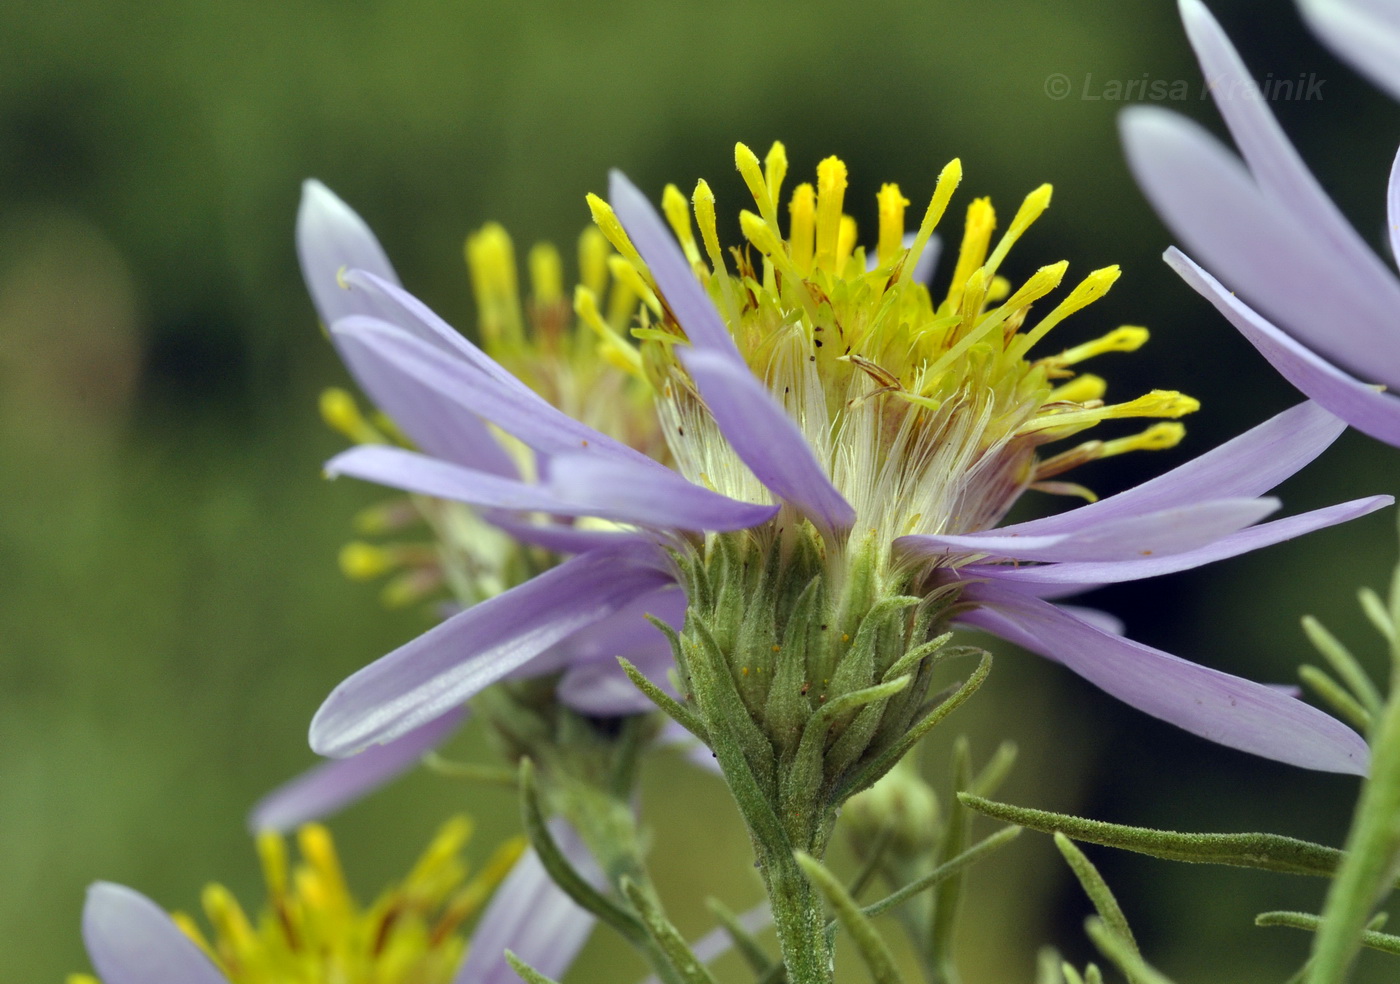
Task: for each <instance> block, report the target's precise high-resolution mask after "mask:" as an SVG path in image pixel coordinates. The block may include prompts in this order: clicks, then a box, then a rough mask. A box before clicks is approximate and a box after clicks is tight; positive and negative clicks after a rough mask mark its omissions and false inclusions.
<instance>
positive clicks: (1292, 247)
mask: <svg viewBox="0 0 1400 984" xmlns="http://www.w3.org/2000/svg"><path fill="white" fill-rule="evenodd" d="M1180 7H1181V16H1182V20H1183V22H1184V23H1185V25H1186V32H1187V35H1188V37H1189V38H1190V40H1191V45H1192V47H1193V48H1194V49H1195V52H1196V56H1197V58H1198V59H1199V60H1200V63H1201V68H1202V70H1203V71H1204V73H1205V76H1206V79H1207V82H1208V83H1209V85H1210V87H1211V91H1212V93H1213V95H1214V96H1215V102H1216V106H1217V107H1218V108H1219V110H1220V112H1221V114H1222V115H1223V116H1224V118H1225V122H1226V124H1227V126H1228V127H1229V129H1230V133H1231V134H1232V135H1233V137H1234V139H1235V143H1236V144H1237V145H1238V147H1239V149H1240V152H1241V154H1243V157H1244V160H1243V161H1241V160H1240V159H1239V158H1238V157H1236V156H1235V155H1234V154H1233V153H1231V152H1230V150H1229V149H1228V148H1226V147H1224V146H1223V145H1222V144H1221V143H1220V142H1219V141H1218V140H1216V139H1215V138H1214V137H1213V136H1211V135H1210V134H1208V133H1207V132H1206V131H1205V130H1204V129H1202V128H1201V127H1200V126H1198V125H1197V124H1195V123H1193V122H1191V121H1190V120H1187V119H1185V118H1184V117H1181V116H1178V115H1176V114H1175V113H1171V112H1169V111H1167V110H1164V109H1161V108H1159V107H1153V106H1139V107H1133V108H1130V109H1128V110H1125V111H1124V113H1123V115H1122V118H1121V125H1122V133H1123V143H1124V147H1125V148H1126V150H1127V154H1128V162H1129V164H1130V165H1131V167H1132V170H1133V174H1134V175H1135V176H1136V178H1137V180H1138V184H1139V185H1140V186H1141V187H1142V189H1143V191H1144V192H1145V193H1146V195H1147V197H1148V199H1149V200H1150V201H1151V202H1152V204H1153V206H1154V207H1155V208H1156V210H1157V212H1158V214H1159V215H1161V216H1162V219H1163V221H1165V222H1166V223H1167V225H1168V226H1169V227H1170V228H1171V229H1172V231H1173V232H1174V233H1175V234H1176V235H1177V236H1179V237H1180V238H1181V240H1182V242H1183V244H1184V245H1185V247H1186V248H1187V249H1188V250H1189V251H1190V252H1191V254H1193V256H1194V257H1195V259H1192V257H1190V256H1187V255H1186V254H1185V253H1183V252H1181V251H1180V250H1178V249H1176V248H1175V247H1172V248H1171V249H1169V250H1167V253H1166V260H1167V263H1168V264H1170V265H1171V267H1172V268H1173V269H1174V270H1176V271H1177V273H1179V274H1180V275H1181V277H1182V279H1184V280H1185V281H1186V282H1187V283H1188V284H1190V285H1191V286H1192V287H1193V288H1195V290H1196V291H1197V292H1199V293H1200V294H1201V295H1202V296H1203V297H1205V298H1206V299H1207V300H1209V301H1210V302H1211V303H1212V304H1213V305H1215V307H1216V308H1217V309H1218V310H1219V311H1220V312H1221V313H1222V314H1223V315H1225V317H1226V318H1227V319H1228V320H1229V321H1230V322H1231V324H1233V325H1234V326H1235V327H1236V328H1238V329H1239V331H1240V332H1241V333H1242V334H1243V335H1244V337H1245V338H1246V339H1248V340H1249V342H1250V343H1251V344H1252V345H1254V347H1255V348H1257V349H1258V350H1259V352H1260V353H1261V354H1262V355H1263V356H1264V358H1266V359H1267V360H1268V361H1269V362H1270V363H1271V364H1272V365H1273V366H1274V368H1276V369H1277V370H1278V371H1279V372H1280V373H1281V374H1282V375H1283V376H1284V378H1286V379H1287V380H1288V381H1289V382H1291V383H1292V384H1293V385H1294V386H1296V387H1297V388H1298V389H1299V390H1301V391H1302V392H1303V393H1304V394H1306V395H1307V396H1310V397H1312V398H1313V399H1314V400H1316V401H1317V402H1318V403H1320V404H1321V405H1322V406H1324V407H1326V408H1327V409H1328V410H1330V411H1332V412H1333V413H1335V414H1337V415H1338V416H1339V417H1342V418H1343V419H1344V420H1346V421H1347V422H1348V423H1350V424H1351V425H1352V426H1354V427H1356V428H1357V429H1358V430H1361V431H1364V432H1365V433H1367V434H1369V435H1371V436H1372V437H1375V438H1377V439H1378V440H1381V441H1385V442H1386V443H1388V444H1392V445H1397V446H1400V397H1397V396H1395V395H1394V393H1393V392H1387V391H1386V387H1389V388H1390V389H1392V390H1393V389H1394V388H1395V387H1396V386H1397V385H1400V321H1397V317H1400V316H1397V312H1400V279H1397V277H1396V274H1395V271H1394V270H1393V269H1391V268H1389V267H1388V266H1387V265H1386V263H1385V262H1384V261H1382V260H1381V258H1380V257H1378V256H1377V255H1376V254H1375V253H1373V252H1372V251H1371V250H1370V249H1369V248H1368V247H1367V246H1366V244H1365V242H1364V241H1363V240H1362V239H1361V237H1360V236H1358V235H1357V233H1356V231H1355V230H1354V229H1352V227H1351V226H1350V225H1349V224H1348V223H1347V221H1346V219H1345V218H1343V216H1342V214H1341V212H1340V211H1338V209H1337V207H1336V205H1334V204H1333V203H1332V201H1331V200H1330V199H1329V198H1328V197H1327V194H1326V193H1325V192H1324V191H1323V190H1322V188H1321V186H1320V185H1319V184H1318V183H1317V181H1316V179H1315V178H1313V176H1312V175H1311V174H1310V173H1309V172H1308V169H1307V166H1306V165H1305V164H1304V163H1303V161H1302V159H1301V158H1300V157H1299V155H1298V153H1297V151H1296V150H1294V148H1293V147H1292V145H1291V144H1290V143H1289V142H1288V139H1287V137H1286V136H1285V135H1284V133H1283V130H1282V129H1281V128H1280V127H1279V125H1278V121H1277V120H1276V119H1275V118H1274V116H1273V114H1272V113H1270V112H1269V109H1268V107H1267V106H1266V104H1265V103H1264V101H1263V99H1262V98H1261V97H1260V95H1259V92H1258V90H1257V88H1256V87H1255V85H1254V82H1253V80H1252V79H1250V77H1249V75H1248V73H1247V72H1246V69H1245V66H1244V64H1243V62H1242V61H1241V60H1240V57H1239V55H1238V54H1237V53H1236V52H1235V50H1234V48H1233V47H1232V46H1231V45H1230V41H1229V39H1228V38H1227V37H1226V36H1225V34H1224V32H1223V31H1222V30H1221V29H1220V25H1219V24H1217V23H1216V21H1215V19H1214V18H1213V17H1211V15H1210V12H1209V11H1208V10H1207V9H1206V8H1205V6H1204V5H1203V4H1201V3H1200V2H1199V0H1181V4H1180ZM1304 11H1305V13H1307V15H1308V19H1309V21H1310V23H1312V24H1313V25H1314V26H1315V27H1316V28H1317V29H1318V31H1319V33H1320V34H1322V36H1323V37H1324V38H1325V39H1327V40H1328V42H1329V43H1330V44H1332V45H1333V46H1334V47H1335V48H1337V50H1338V52H1339V53H1340V54H1342V55H1343V57H1349V58H1350V59H1351V60H1352V61H1354V62H1355V63H1356V64H1357V65H1358V66H1359V67H1361V68H1363V70H1367V71H1368V73H1369V74H1371V75H1372V76H1373V77H1374V78H1376V79H1377V81H1379V82H1380V83H1381V84H1383V85H1386V86H1387V87H1388V88H1390V89H1391V91H1392V92H1395V91H1396V90H1397V88H1400V76H1397V65H1400V55H1395V54H1394V53H1396V52H1400V13H1397V8H1396V7H1395V5H1393V4H1385V3H1373V2H1337V0H1330V2H1313V3H1305V4H1304ZM1387 51H1389V52H1391V53H1392V54H1391V55H1390V56H1387V55H1386V54H1385V52H1387ZM1387 214H1388V221H1387V225H1388V227H1389V230H1390V247H1391V253H1392V255H1393V256H1400V156H1397V158H1396V161H1395V165H1394V166H1393V168H1392V170H1391V172H1390V182H1389V192H1388V195H1387ZM1196 260H1199V261H1201V262H1200V263H1199V264H1198V263H1197V262H1196ZM1207 271H1210V272H1207ZM1236 292H1238V294H1239V295H1240V296H1236ZM1342 367H1345V368H1342ZM1352 373H1355V375H1352ZM1374 384H1381V385H1379V386H1378V385H1374Z"/></svg>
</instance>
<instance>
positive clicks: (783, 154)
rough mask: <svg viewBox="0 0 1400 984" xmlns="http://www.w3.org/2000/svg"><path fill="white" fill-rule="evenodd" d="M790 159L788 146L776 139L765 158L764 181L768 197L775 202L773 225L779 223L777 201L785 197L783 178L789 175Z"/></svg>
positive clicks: (775, 225) (775, 226) (770, 219)
mask: <svg viewBox="0 0 1400 984" xmlns="http://www.w3.org/2000/svg"><path fill="white" fill-rule="evenodd" d="M787 172H788V159H787V148H786V147H784V146H783V144H782V141H780V140H774V141H773V146H771V147H769V148H768V156H767V157H765V158H764V159H763V181H764V184H766V185H767V186H768V198H769V200H770V201H772V202H773V206H774V207H773V214H772V216H770V217H769V221H771V222H772V223H773V227H774V228H777V225H778V209H777V203H778V202H780V201H782V197H783V179H784V178H786V177H787Z"/></svg>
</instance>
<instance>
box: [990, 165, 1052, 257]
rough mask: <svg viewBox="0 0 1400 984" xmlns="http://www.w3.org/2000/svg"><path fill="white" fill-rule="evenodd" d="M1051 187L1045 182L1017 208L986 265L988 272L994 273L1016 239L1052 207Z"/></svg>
mask: <svg viewBox="0 0 1400 984" xmlns="http://www.w3.org/2000/svg"><path fill="white" fill-rule="evenodd" d="M1051 191H1052V189H1051V187H1050V185H1048V184H1043V185H1041V186H1040V187H1039V188H1037V189H1035V191H1033V192H1031V193H1030V194H1029V195H1027V196H1026V198H1025V201H1023V202H1021V207H1020V208H1018V209H1017V210H1016V216H1015V218H1013V219H1012V220H1011V225H1009V226H1007V228H1006V232H1004V233H1002V237H1001V241H1000V242H999V243H997V248H996V249H995V250H993V251H992V255H991V256H990V257H989V258H988V260H987V262H986V264H985V266H986V268H987V273H988V274H993V273H995V272H996V271H997V268H998V267H1000V266H1001V261H1002V260H1004V259H1006V254H1007V253H1009V252H1010V251H1011V247H1012V246H1014V245H1016V240H1018V239H1020V238H1021V234H1022V233H1024V232H1025V231H1026V230H1027V229H1029V228H1030V227H1031V223H1033V222H1034V221H1035V220H1036V219H1038V218H1040V216H1041V215H1042V214H1043V213H1044V212H1045V210H1046V209H1047V208H1049V207H1050V194H1051Z"/></svg>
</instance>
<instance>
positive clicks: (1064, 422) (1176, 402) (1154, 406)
mask: <svg viewBox="0 0 1400 984" xmlns="http://www.w3.org/2000/svg"><path fill="white" fill-rule="evenodd" d="M1200 408H1201V403H1200V401H1199V400H1197V399H1195V398H1194V397H1190V396H1186V395H1185V394H1184V393H1178V392H1177V391H1176V390H1152V391H1151V392H1150V393H1147V394H1145V395H1143V396H1140V397H1138V398H1137V399H1136V400H1129V401H1128V402H1126V403H1112V404H1109V405H1107V406H1088V407H1083V408H1081V409H1077V410H1075V409H1060V408H1058V407H1055V408H1047V409H1048V410H1049V412H1047V413H1042V414H1041V415H1040V416H1038V417H1036V418H1035V419H1033V420H1030V421H1027V423H1026V424H1025V425H1024V426H1022V428H1021V431H1020V432H1021V433H1022V434H1031V433H1037V434H1042V435H1053V436H1047V437H1046V440H1058V439H1059V438H1061V437H1067V436H1068V435H1070V434H1074V433H1076V432H1077V431H1081V430H1084V429H1085V428H1086V427H1093V426H1094V425H1095V424H1097V423H1098V422H1099V421H1101V420H1113V419H1117V418H1124V417H1169V418H1170V417H1182V416H1185V415H1186V414H1188V413H1195V412H1196V411H1197V410H1199V409H1200ZM1149 430H1150V428H1149ZM1139 436H1141V435H1139ZM1153 439H1154V440H1162V439H1163V438H1162V437H1161V436H1160V435H1156V436H1154V438H1153Z"/></svg>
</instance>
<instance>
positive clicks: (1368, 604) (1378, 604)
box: [1356, 588, 1395, 643]
mask: <svg viewBox="0 0 1400 984" xmlns="http://www.w3.org/2000/svg"><path fill="white" fill-rule="evenodd" d="M1356 597H1357V598H1358V599H1359V600H1360V602H1361V610H1362V611H1363V612H1365V613H1366V617H1367V618H1368V619H1370V620H1371V624H1372V625H1374V626H1375V627H1376V631H1377V632H1379V633H1380V634H1381V635H1382V636H1383V637H1384V638H1385V641H1386V642H1389V643H1394V642H1395V623H1394V621H1392V620H1391V618H1390V612H1388V611H1386V609H1385V602H1384V601H1382V600H1381V596H1380V595H1378V594H1376V592H1375V591H1373V590H1372V589H1370V588H1362V589H1361V590H1360V591H1358V592H1356Z"/></svg>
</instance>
